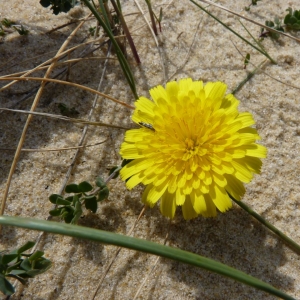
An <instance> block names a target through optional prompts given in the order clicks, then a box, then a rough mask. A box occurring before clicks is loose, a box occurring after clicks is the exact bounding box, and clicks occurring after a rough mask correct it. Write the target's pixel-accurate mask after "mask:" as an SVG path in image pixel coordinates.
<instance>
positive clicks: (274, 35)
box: [260, 17, 284, 40]
mask: <svg viewBox="0 0 300 300" xmlns="http://www.w3.org/2000/svg"><path fill="white" fill-rule="evenodd" d="M265 24H266V26H268V27H270V28H272V29H275V30H277V31H281V32H284V28H283V26H282V24H281V20H280V19H279V18H278V17H275V18H274V22H273V21H266V22H265ZM268 36H269V37H270V38H272V39H274V40H278V39H279V37H280V34H279V33H277V32H273V31H269V30H267V31H265V30H264V29H263V28H262V29H261V34H260V38H262V39H263V38H265V37H268Z"/></svg>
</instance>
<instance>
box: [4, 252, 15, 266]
mask: <svg viewBox="0 0 300 300" xmlns="http://www.w3.org/2000/svg"><path fill="white" fill-rule="evenodd" d="M18 256H19V255H18V254H10V253H9V254H4V255H3V256H2V259H1V263H2V264H4V265H8V264H9V263H10V262H12V261H13V260H15V259H17V258H18Z"/></svg>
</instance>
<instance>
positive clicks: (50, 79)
mask: <svg viewBox="0 0 300 300" xmlns="http://www.w3.org/2000/svg"><path fill="white" fill-rule="evenodd" d="M4 80H15V81H18V80H19V81H21V80H22V81H28V80H34V81H44V82H54V83H61V84H65V85H70V86H73V87H76V88H80V89H82V90H85V91H88V92H91V93H93V94H97V95H99V96H102V97H104V98H107V99H109V100H111V101H113V102H116V103H118V104H121V105H123V106H126V107H127V108H130V109H134V106H132V105H129V104H127V103H125V102H122V101H120V100H117V99H115V98H113V97H111V96H109V95H106V94H104V93H101V92H98V91H96V90H94V89H91V88H89V87H87V86H84V85H81V84H77V83H73V82H69V81H64V80H59V79H52V78H39V77H7V78H3V77H2V78H0V81H4Z"/></svg>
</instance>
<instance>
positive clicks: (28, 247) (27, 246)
mask: <svg viewBox="0 0 300 300" xmlns="http://www.w3.org/2000/svg"><path fill="white" fill-rule="evenodd" d="M34 245H35V242H32V241H29V242H27V243H26V244H25V245H23V246H21V247H20V248H19V249H18V250H17V253H18V254H21V253H23V252H25V251H27V250H29V249H31V248H32V247H33V246H34Z"/></svg>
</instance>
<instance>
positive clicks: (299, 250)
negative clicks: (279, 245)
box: [229, 195, 300, 254]
mask: <svg viewBox="0 0 300 300" xmlns="http://www.w3.org/2000/svg"><path fill="white" fill-rule="evenodd" d="M229 197H230V198H231V199H232V200H233V201H234V202H235V203H236V204H237V205H239V206H240V207H241V208H242V209H244V210H245V211H246V212H247V213H248V214H250V215H251V216H252V217H254V218H255V219H256V220H257V221H259V222H260V223H262V224H263V225H265V226H266V227H267V228H269V229H270V230H271V231H273V232H274V233H275V234H277V235H278V236H279V237H280V238H281V239H283V240H284V242H285V243H286V244H287V245H288V246H289V247H290V248H291V249H292V250H295V252H297V253H298V254H300V245H298V244H297V243H296V242H294V241H293V240H292V239H291V238H289V237H288V236H286V235H285V234H284V233H283V232H282V231H280V230H279V229H277V228H276V227H275V226H273V225H272V224H271V223H269V222H268V221H267V220H265V219H264V218H263V217H262V216H260V215H259V214H258V213H256V212H255V211H254V210H253V209H252V208H250V207H249V206H247V205H246V204H245V203H244V202H242V201H238V200H236V199H234V198H233V197H232V196H231V195H229Z"/></svg>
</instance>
